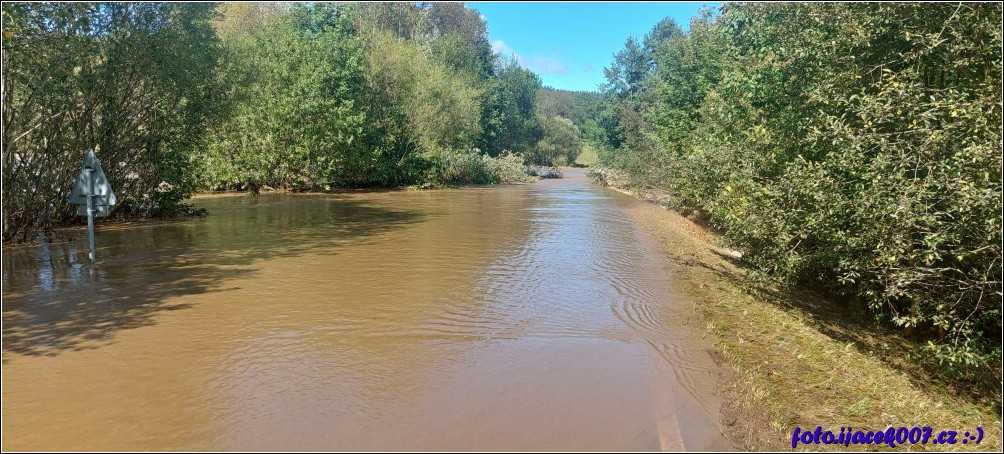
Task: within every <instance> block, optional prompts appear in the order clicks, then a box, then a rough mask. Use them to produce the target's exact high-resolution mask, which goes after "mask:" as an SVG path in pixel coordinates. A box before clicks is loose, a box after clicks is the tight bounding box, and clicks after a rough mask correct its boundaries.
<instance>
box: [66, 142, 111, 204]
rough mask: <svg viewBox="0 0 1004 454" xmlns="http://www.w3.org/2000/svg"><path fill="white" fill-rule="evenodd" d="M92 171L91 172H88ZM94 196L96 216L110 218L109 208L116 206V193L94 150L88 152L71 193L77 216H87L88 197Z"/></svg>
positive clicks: (70, 200) (70, 199) (71, 201)
mask: <svg viewBox="0 0 1004 454" xmlns="http://www.w3.org/2000/svg"><path fill="white" fill-rule="evenodd" d="M88 169H90V170H88ZM88 195H93V196H94V199H93V202H92V204H93V207H94V210H95V211H94V215H95V216H97V217H104V216H108V212H109V210H108V209H109V207H111V206H112V205H115V203H116V200H115V191H112V185H111V184H109V183H108V178H107V177H105V172H104V170H101V163H100V162H98V157H97V156H96V155H95V154H94V150H88V151H87V155H86V156H84V165H83V166H82V167H81V168H80V174H79V175H77V181H76V183H74V184H73V191H72V192H70V198H69V200H68V201H69V202H70V203H72V204H75V205H77V215H78V216H87V196H88Z"/></svg>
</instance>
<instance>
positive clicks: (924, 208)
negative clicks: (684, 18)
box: [597, 3, 1002, 381]
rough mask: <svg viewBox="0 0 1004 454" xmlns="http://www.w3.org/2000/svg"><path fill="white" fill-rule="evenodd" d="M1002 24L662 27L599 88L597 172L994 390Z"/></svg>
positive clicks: (731, 11) (761, 17)
mask: <svg viewBox="0 0 1004 454" xmlns="http://www.w3.org/2000/svg"><path fill="white" fill-rule="evenodd" d="M1000 24H1001V5H1000V4H999V3H997V4H992V3H961V4H960V3H942V4H909V3H894V4H890V3H819V4H733V3H730V4H726V5H724V6H723V7H722V8H721V10H720V11H716V12H715V13H714V14H712V13H710V12H709V13H707V14H705V15H703V16H702V17H698V18H695V19H693V20H692V21H691V23H690V24H689V25H690V26H689V29H688V30H687V31H684V30H683V29H682V28H681V27H680V25H679V24H677V23H674V22H673V21H672V20H669V19H667V20H664V21H662V22H660V23H659V24H658V25H656V26H655V27H654V28H653V29H652V30H651V32H650V33H649V34H648V35H647V36H645V37H644V39H643V40H641V41H638V40H635V39H628V41H627V42H626V44H625V46H624V48H623V50H621V51H620V52H619V53H617V54H616V56H615V61H614V63H613V64H612V65H611V66H610V67H609V68H607V70H606V76H607V79H608V83H607V85H606V86H605V87H604V95H605V105H604V108H603V113H602V115H600V121H599V123H600V126H601V127H602V132H603V134H602V137H600V138H599V140H597V143H598V145H599V146H600V148H601V153H600V158H601V161H602V163H603V164H604V165H605V166H607V167H609V168H613V169H615V170H619V171H620V172H621V173H622V175H626V177H625V176H622V177H621V178H622V183H624V184H628V185H631V186H634V187H638V188H656V189H661V190H664V191H665V192H666V193H668V194H669V196H670V197H671V200H672V203H673V204H675V205H676V206H677V207H679V208H682V209H690V210H693V209H698V210H704V211H706V212H707V213H708V214H709V215H710V218H711V220H712V223H713V224H714V225H715V226H716V227H718V228H720V229H721V230H722V231H723V232H724V234H725V236H726V237H727V239H728V240H729V242H730V243H731V245H732V246H733V247H734V248H736V249H738V250H739V251H741V252H742V253H743V261H744V262H746V263H747V264H748V265H750V266H752V267H753V269H755V270H759V271H761V272H763V273H765V274H767V275H770V276H773V277H775V278H778V279H779V280H780V281H782V282H787V283H796V284H801V285H804V286H808V287H811V288H815V289H818V290H820V291H821V292H824V293H829V294H833V295H835V296H837V298H835V300H837V301H850V302H852V305H853V306H857V307H858V308H867V309H869V310H870V311H871V312H872V313H873V314H875V315H876V316H877V317H878V318H879V319H881V320H886V321H888V322H891V323H892V324H895V325H896V326H899V327H902V328H903V329H904V330H905V331H906V332H907V333H908V334H911V335H913V336H915V337H916V338H917V339H918V340H920V341H922V342H923V344H924V345H925V347H924V350H925V352H926V353H927V354H928V355H929V356H928V357H929V358H933V359H934V362H933V364H940V365H941V366H943V367H946V368H947V369H949V370H950V371H952V372H954V373H956V374H958V375H960V376H964V377H970V378H974V376H984V377H985V376H988V375H992V376H996V380H997V381H999V380H1000V359H1001V344H1000V332H1001V315H1002V314H1001V298H1002V296H1001V190H1002V188H1001V68H1002V66H1001V27H1000ZM625 178H626V180H625ZM849 310H853V308H849Z"/></svg>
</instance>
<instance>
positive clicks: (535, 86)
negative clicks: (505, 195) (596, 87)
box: [2, 2, 580, 241]
mask: <svg viewBox="0 0 1004 454" xmlns="http://www.w3.org/2000/svg"><path fill="white" fill-rule="evenodd" d="M3 30H4V31H3V32H4V44H3V57H2V59H3V60H2V62H3V81H2V86H3V131H2V135H3V141H4V149H3V239H4V240H5V241H11V240H14V241H25V240H30V239H32V238H34V236H35V235H36V234H38V233H39V232H43V233H47V232H50V231H51V230H52V229H53V228H54V227H57V226H60V225H65V224H68V223H72V222H75V221H76V219H75V217H74V212H73V210H72V207H70V206H69V205H68V204H67V203H66V201H65V199H66V195H67V194H68V191H69V190H70V187H69V185H70V183H71V182H72V181H73V178H74V177H75V175H76V172H77V171H78V168H79V165H80V162H81V159H82V157H83V154H84V153H85V152H86V150H87V149H90V148H96V149H97V150H98V156H99V158H100V159H101V160H102V162H103V163H104V166H103V167H104V169H105V171H106V173H107V176H108V178H109V181H110V182H111V184H112V186H113V187H114V188H115V190H116V193H117V194H118V195H119V200H120V203H119V205H118V206H117V207H116V208H115V212H114V214H116V215H124V216H130V215H138V216H173V215H177V214H184V213H186V212H187V211H188V210H190V209H191V207H190V206H189V205H187V204H185V203H184V201H185V200H186V199H187V198H188V197H190V196H191V194H193V192H195V191H199V190H245V191H251V192H257V191H259V190H262V189H267V188H287V189H302V190H318V189H319V190H325V189H331V188H338V187H372V186H383V187H396V186H403V185H422V186H437V185H457V184H469V183H477V184H489V183H498V182H511V181H523V180H527V179H528V178H531V177H530V176H529V175H528V174H527V172H526V169H525V168H524V165H553V164H556V163H561V162H565V161H566V160H569V159H568V158H567V156H569V155H570V154H571V152H570V151H569V149H570V148H574V149H575V150H578V140H579V134H580V133H579V131H578V128H577V127H575V126H574V125H572V124H571V123H569V122H568V119H567V118H564V117H561V116H560V115H559V114H558V113H557V112H550V111H548V113H546V114H542V113H541V109H540V107H539V105H538V100H537V98H538V93H540V92H542V90H543V87H542V86H541V82H540V79H539V78H538V77H537V75H536V74H534V73H533V72H531V71H529V70H527V69H525V68H522V67H520V66H519V65H518V62H516V61H515V60H514V59H513V58H511V57H510V56H506V55H499V54H496V53H495V52H493V51H492V48H491V45H490V43H489V42H488V38H487V25H486V23H485V22H484V20H483V19H482V18H481V17H480V15H479V14H478V13H477V12H476V11H474V10H472V9H469V8H466V7H464V6H463V4H460V3H403V2H401V3H306V4H303V3H300V4H288V3H221V4H202V3H112V2H104V3H83V4H77V3H4V5H3ZM573 143H574V146H573V145H572V144H573ZM570 160H571V161H574V157H572V158H571V159H570Z"/></svg>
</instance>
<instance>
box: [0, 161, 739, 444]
mask: <svg viewBox="0 0 1004 454" xmlns="http://www.w3.org/2000/svg"><path fill="white" fill-rule="evenodd" d="M566 176H567V178H565V179H561V180H549V181H543V182H541V183H539V184H532V185H509V186H499V187H484V188H465V189H455V190H453V189H449V190H437V191H396V192H362V193H338V194H292V193H278V194H262V195H261V196H259V197H257V198H253V197H245V196H234V197H208V198H200V199H196V200H195V203H196V205H198V206H200V207H205V208H208V209H209V210H210V215H209V216H208V217H206V218H201V219H192V220H188V221H186V222H173V223H151V224H147V225H141V226H135V227H136V228H108V229H102V228H100V227H99V230H98V238H97V241H98V259H99V265H98V266H97V267H96V268H95V270H94V272H93V273H92V272H91V271H90V270H89V268H88V267H87V265H86V264H85V261H86V251H85V250H83V249H85V248H86V244H81V243H80V242H65V243H45V244H39V245H36V246H35V247H31V248H25V247H22V248H17V249H16V250H14V249H12V250H5V254H4V260H3V297H4V298H3V321H4V326H3V405H2V410H3V432H4V438H3V448H4V449H7V450H245V449H247V450H659V449H669V450H677V449H682V450H717V449H730V448H732V445H731V444H730V443H729V442H728V441H727V440H726V438H725V437H724V436H723V434H722V428H721V426H720V423H719V420H720V417H719V407H720V406H721V399H720V397H719V396H718V395H717V394H716V393H717V381H718V380H719V379H720V373H721V369H720V368H719V367H718V366H717V365H716V364H715V361H714V358H713V355H712V354H710V353H709V350H710V348H711V344H710V342H708V341H707V340H702V339H700V338H699V337H700V335H701V331H702V330H701V327H694V326H693V325H692V319H691V315H690V314H692V312H693V307H692V304H691V301H690V300H688V299H687V298H686V297H683V296H681V295H680V293H678V292H677V289H676V288H675V285H676V284H675V282H673V280H672V279H671V278H670V277H669V276H668V275H667V270H669V266H670V265H669V264H668V263H667V262H666V258H665V257H664V256H663V255H662V254H661V253H660V252H659V251H658V247H657V245H656V244H655V243H653V242H652V240H651V239H649V238H648V237H647V236H646V235H644V234H642V233H640V232H639V231H638V230H637V227H636V224H635V223H634V222H632V220H631V218H630V217H629V215H628V214H626V213H630V212H631V211H632V210H635V209H637V208H638V206H641V205H644V204H642V203H641V202H638V201H636V200H634V199H632V198H630V197H627V196H624V195H622V194H617V193H613V192H610V191H606V190H604V189H602V188H598V187H594V186H591V185H589V184H588V183H587V182H586V181H585V179H584V177H583V176H582V175H581V171H579V172H578V173H577V172H566Z"/></svg>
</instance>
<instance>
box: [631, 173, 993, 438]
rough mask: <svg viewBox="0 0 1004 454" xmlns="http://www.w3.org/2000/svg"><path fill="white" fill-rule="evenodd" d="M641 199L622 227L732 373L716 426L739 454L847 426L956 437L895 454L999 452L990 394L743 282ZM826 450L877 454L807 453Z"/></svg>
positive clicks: (817, 302)
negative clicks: (654, 245) (975, 438)
mask: <svg viewBox="0 0 1004 454" xmlns="http://www.w3.org/2000/svg"><path fill="white" fill-rule="evenodd" d="M622 192H626V191H622ZM634 195H638V194H634ZM639 197H642V198H645V199H648V200H650V201H653V202H656V203H652V204H639V205H638V206H636V207H634V208H632V209H630V210H629V213H630V215H631V217H632V218H633V219H634V221H635V222H636V223H637V225H638V226H639V227H640V228H641V229H642V230H643V231H646V232H648V233H649V234H651V235H653V237H654V238H655V239H656V240H657V241H658V242H659V244H660V245H661V247H662V248H663V250H664V252H665V253H666V255H667V257H668V258H669V259H670V263H671V267H670V270H671V271H670V272H671V273H672V276H671V277H672V279H673V282H674V284H675V285H676V286H677V287H678V288H679V289H680V290H681V291H683V292H685V293H686V294H688V295H689V296H690V297H691V298H693V300H694V301H695V305H694V307H695V309H694V311H695V314H696V315H699V316H700V317H701V319H702V320H703V325H704V327H705V330H706V331H705V335H706V336H707V337H708V338H710V339H711V340H712V341H713V342H714V345H715V349H716V351H717V353H718V355H717V359H718V360H719V361H720V362H721V363H722V365H723V366H724V367H726V368H727V369H728V371H729V378H728V379H727V380H726V381H725V382H724V383H723V389H722V393H723V396H724V398H725V399H724V400H725V402H726V403H725V404H724V405H723V408H722V419H723V422H724V424H725V426H726V427H727V431H728V435H729V436H730V438H731V439H732V440H733V442H734V443H735V444H736V446H737V447H738V448H740V449H748V450H790V449H791V438H792V432H793V431H794V429H795V427H799V426H800V427H801V428H802V429H806V428H809V429H810V430H813V429H815V427H816V426H822V427H823V430H827V429H830V430H834V431H835V432H836V433H839V431H840V428H841V427H846V426H851V427H853V428H854V429H855V430H858V429H861V430H865V431H867V430H884V429H886V428H888V427H889V426H896V427H898V426H907V427H913V426H921V427H924V426H930V427H932V428H933V429H934V434H935V436H937V434H938V433H939V432H940V431H941V430H954V431H958V437H959V442H958V443H957V444H954V445H947V444H942V445H934V444H927V445H915V446H910V445H906V446H897V447H896V448H895V449H892V450H897V451H899V450H911V451H917V450H936V451H943V450H948V451H960V450H981V451H982V450H986V451H999V450H1000V449H1001V446H1002V445H1001V440H1002V435H1001V431H1002V425H1001V419H1000V389H999V388H998V389H996V390H992V389H983V390H974V389H967V390H962V389H959V388H958V387H956V386H955V385H954V384H952V383H950V382H947V381H945V380H944V379H941V378H939V377H936V376H933V375H931V374H929V373H928V372H929V371H928V370H925V369H924V368H923V367H921V366H918V365H917V364H918V363H917V361H916V360H915V359H913V358H911V357H910V355H911V352H912V351H913V350H914V348H913V346H912V345H911V344H910V342H909V341H907V340H905V339H904V338H903V337H902V336H900V335H898V334H897V333H894V332H890V331H885V330H883V329H881V328H878V327H876V326H875V325H874V324H871V323H869V321H868V320H865V319H862V318H860V317H859V316H856V315H852V314H853V313H854V312H853V311H852V310H851V309H850V308H849V307H847V308H840V307H839V305H838V306H836V307H835V306H834V305H833V302H831V301H823V300H822V299H821V298H820V297H819V296H817V295H814V294H812V293H811V292H807V291H804V292H803V291H792V290H783V289H779V288H777V287H775V286H772V285H770V284H769V283H763V282H759V281H755V280H753V279H751V278H750V276H748V275H747V273H746V271H745V270H744V268H743V267H742V265H741V263H740V260H739V259H738V258H737V257H738V254H737V253H735V252H733V251H730V250H728V249H725V248H723V247H721V244H722V243H721V241H720V240H719V237H718V236H717V235H716V234H715V233H714V232H712V231H710V230H709V229H707V228H705V227H702V225H701V220H700V219H695V218H694V217H693V216H691V217H689V218H688V217H684V216H683V215H681V214H679V213H677V212H675V211H671V210H667V209H665V208H663V206H662V205H661V204H659V203H658V202H659V198H658V197H654V196H649V195H646V196H639ZM842 309H846V310H842ZM977 426H979V427H982V429H983V431H984V434H985V436H984V438H983V440H982V442H981V443H980V444H978V445H973V444H971V443H969V444H962V443H961V438H962V434H963V433H964V432H966V431H970V432H973V431H975V429H976V427H977ZM827 448H830V449H831V450H840V451H843V450H848V449H850V450H875V449H876V447H875V446H874V445H850V446H849V447H844V446H843V445H840V446H832V447H827V446H825V445H818V446H816V445H813V446H811V450H819V449H823V450H825V449H827ZM799 449H800V450H806V449H807V447H805V446H802V445H800V446H799ZM879 449H882V450H891V449H890V448H889V447H888V446H884V448H879Z"/></svg>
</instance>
